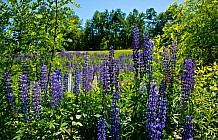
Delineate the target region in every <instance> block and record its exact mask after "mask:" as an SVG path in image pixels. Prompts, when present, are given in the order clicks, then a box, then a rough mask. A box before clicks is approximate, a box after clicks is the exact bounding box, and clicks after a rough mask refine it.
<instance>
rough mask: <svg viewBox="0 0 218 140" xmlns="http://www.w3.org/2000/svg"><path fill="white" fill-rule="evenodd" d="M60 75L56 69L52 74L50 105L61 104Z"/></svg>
mask: <svg viewBox="0 0 218 140" xmlns="http://www.w3.org/2000/svg"><path fill="white" fill-rule="evenodd" d="M59 99H60V96H59V77H58V74H57V73H56V72H55V71H54V72H53V73H51V75H50V107H51V108H57V107H58V105H59Z"/></svg>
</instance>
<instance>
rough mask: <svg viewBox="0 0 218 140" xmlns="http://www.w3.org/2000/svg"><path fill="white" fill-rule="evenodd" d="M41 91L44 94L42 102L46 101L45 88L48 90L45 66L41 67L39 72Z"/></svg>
mask: <svg viewBox="0 0 218 140" xmlns="http://www.w3.org/2000/svg"><path fill="white" fill-rule="evenodd" d="M39 84H40V88H41V91H42V92H43V93H44V100H43V101H46V100H47V99H48V95H47V88H48V70H47V66H46V65H43V66H42V68H41V72H40V80H39Z"/></svg>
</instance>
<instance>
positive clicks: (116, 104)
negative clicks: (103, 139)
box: [110, 65, 120, 140]
mask: <svg viewBox="0 0 218 140" xmlns="http://www.w3.org/2000/svg"><path fill="white" fill-rule="evenodd" d="M115 66H116V65H115ZM114 70H115V72H114V79H113V85H114V87H115V90H114V93H113V94H112V103H111V114H110V125H111V126H110V136H111V138H112V139H113V140H119V139H120V85H119V82H118V75H119V67H118V66H116V67H115V69H114Z"/></svg>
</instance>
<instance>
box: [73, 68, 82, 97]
mask: <svg viewBox="0 0 218 140" xmlns="http://www.w3.org/2000/svg"><path fill="white" fill-rule="evenodd" d="M73 93H74V94H75V95H79V93H80V71H79V70H78V69H76V70H74V85H73Z"/></svg>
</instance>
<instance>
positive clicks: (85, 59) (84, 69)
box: [82, 54, 89, 93]
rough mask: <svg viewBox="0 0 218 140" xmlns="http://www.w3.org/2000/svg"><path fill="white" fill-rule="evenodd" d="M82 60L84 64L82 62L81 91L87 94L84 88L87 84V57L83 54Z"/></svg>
mask: <svg viewBox="0 0 218 140" xmlns="http://www.w3.org/2000/svg"><path fill="white" fill-rule="evenodd" d="M83 59H84V62H82V66H83V68H82V89H83V92H84V93H86V92H87V87H86V84H87V79H88V77H87V75H88V74H89V73H88V55H87V54H86V55H85V54H84V56H83Z"/></svg>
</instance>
